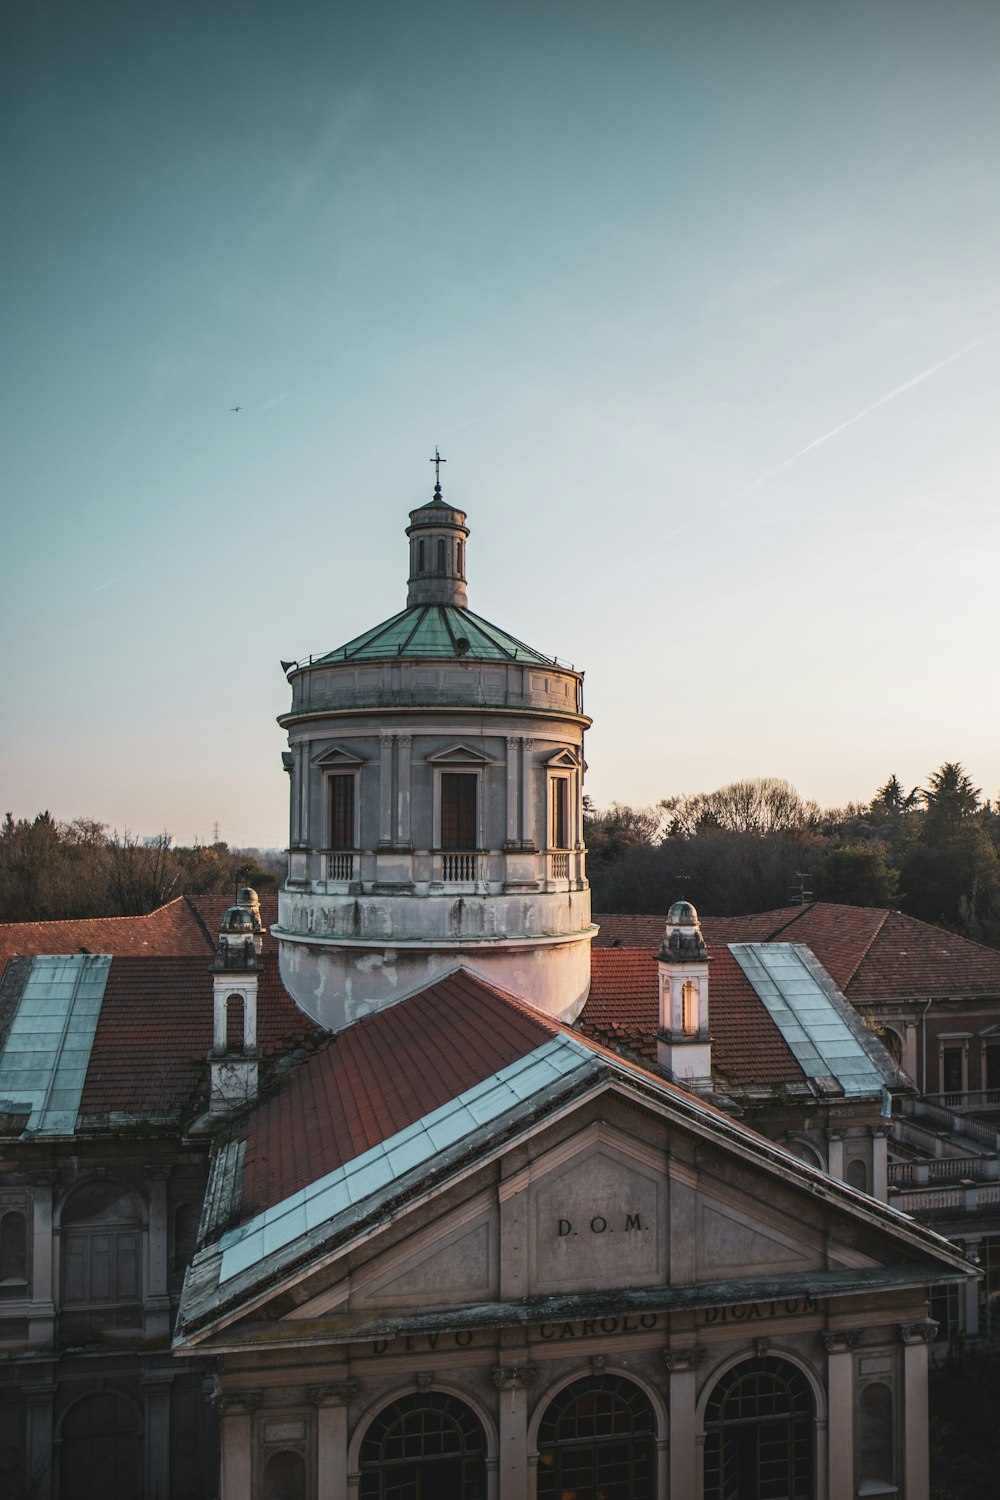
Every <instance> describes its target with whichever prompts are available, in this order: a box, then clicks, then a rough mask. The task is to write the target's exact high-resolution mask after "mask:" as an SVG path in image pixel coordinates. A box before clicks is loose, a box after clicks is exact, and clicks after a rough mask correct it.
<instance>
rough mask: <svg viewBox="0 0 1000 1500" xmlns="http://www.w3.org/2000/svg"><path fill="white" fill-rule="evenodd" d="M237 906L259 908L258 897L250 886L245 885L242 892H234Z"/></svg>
mask: <svg viewBox="0 0 1000 1500" xmlns="http://www.w3.org/2000/svg"><path fill="white" fill-rule="evenodd" d="M236 905H237V906H259V905H260V897H259V896H258V895H257V892H256V891H255V890H254V889H253V887H252V886H249V885H245V886H244V887H243V889H242V890H239V891H237V892H236Z"/></svg>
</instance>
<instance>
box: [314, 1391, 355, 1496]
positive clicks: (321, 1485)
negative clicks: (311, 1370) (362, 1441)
mask: <svg viewBox="0 0 1000 1500" xmlns="http://www.w3.org/2000/svg"><path fill="white" fill-rule="evenodd" d="M357 1393H358V1382H357V1381H356V1380H339V1381H335V1382H334V1383H333V1384H332V1385H313V1386H310V1387H309V1399H310V1401H311V1402H312V1403H313V1405H314V1406H315V1407H316V1500H344V1496H345V1495H346V1493H347V1404H348V1402H349V1401H352V1400H353V1399H354V1397H355V1396H356V1395H357Z"/></svg>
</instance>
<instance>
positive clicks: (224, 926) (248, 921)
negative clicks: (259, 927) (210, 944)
mask: <svg viewBox="0 0 1000 1500" xmlns="http://www.w3.org/2000/svg"><path fill="white" fill-rule="evenodd" d="M219 931H220V932H247V933H249V934H250V935H251V936H252V935H253V931H254V925H253V916H252V915H251V913H250V912H248V911H246V910H244V908H243V907H242V906H231V907H230V908H229V910H228V911H227V912H226V913H225V914H224V916H223V918H222V921H221V922H220V923H219Z"/></svg>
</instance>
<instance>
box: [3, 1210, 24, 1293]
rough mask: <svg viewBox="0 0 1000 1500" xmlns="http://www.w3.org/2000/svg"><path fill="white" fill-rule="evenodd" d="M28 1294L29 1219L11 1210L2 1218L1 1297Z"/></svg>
mask: <svg viewBox="0 0 1000 1500" xmlns="http://www.w3.org/2000/svg"><path fill="white" fill-rule="evenodd" d="M27 1295H28V1221H27V1219H26V1218H25V1216H24V1214H22V1213H17V1212H14V1211H13V1210H9V1211H8V1212H7V1213H5V1214H4V1216H3V1218H2V1219H0V1297H26V1296H27Z"/></svg>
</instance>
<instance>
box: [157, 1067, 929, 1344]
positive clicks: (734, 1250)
mask: <svg viewBox="0 0 1000 1500" xmlns="http://www.w3.org/2000/svg"><path fill="white" fill-rule="evenodd" d="M649 1083H655V1080H652V1079H650V1080H649ZM713 1116H714V1112H713V1111H711V1110H708V1109H705V1108H703V1107H700V1106H694V1105H693V1104H692V1103H691V1102H684V1101H683V1096H680V1095H679V1094H678V1093H676V1091H673V1092H672V1091H669V1090H668V1089H666V1088H663V1089H661V1090H656V1089H650V1088H649V1086H648V1084H647V1086H645V1087H644V1088H642V1089H641V1090H640V1091H639V1092H638V1093H637V1092H636V1091H635V1089H634V1088H633V1087H632V1084H631V1080H630V1079H628V1078H627V1077H624V1076H622V1075H621V1074H620V1073H617V1072H616V1070H615V1068H614V1067H612V1068H610V1069H609V1073H608V1076H607V1078H606V1080H605V1082H604V1084H603V1086H600V1087H598V1088H597V1089H596V1090H593V1089H592V1090H591V1091H589V1092H588V1093H587V1095H586V1096H585V1097H580V1098H577V1099H575V1100H574V1101H572V1102H569V1101H567V1105H566V1106H565V1107H564V1109H563V1111H562V1113H561V1114H560V1116H559V1118H558V1121H557V1122H553V1121H552V1120H551V1119H548V1118H547V1117H546V1116H545V1115H544V1114H543V1115H542V1116H538V1115H537V1114H535V1113H532V1112H529V1113H526V1115H525V1117H524V1119H523V1121H522V1122H521V1124H519V1125H518V1127H517V1129H516V1130H514V1131H513V1132H511V1131H510V1130H506V1129H505V1130H502V1131H501V1132H500V1133H499V1134H497V1133H496V1132H495V1131H494V1130H492V1129H490V1130H487V1131H484V1133H483V1135H482V1137H481V1138H476V1137H472V1136H470V1137H468V1138H467V1139H466V1140H465V1141H464V1142H463V1145H462V1154H461V1156H460V1157H456V1169H455V1172H454V1173H451V1172H450V1171H449V1170H445V1169H442V1166H441V1158H440V1156H438V1157H436V1158H435V1160H434V1162H433V1166H432V1169H431V1171H430V1173H429V1175H428V1178H427V1180H426V1181H422V1182H418V1183H416V1184H415V1186H414V1189H413V1191H412V1193H409V1194H408V1195H405V1196H403V1197H401V1196H400V1195H399V1191H398V1190H393V1191H394V1196H392V1197H389V1196H387V1197H386V1199H385V1210H384V1214H382V1215H381V1217H380V1213H379V1209H378V1205H377V1202H376V1203H375V1205H374V1207H373V1208H370V1207H369V1206H368V1205H366V1203H365V1202H364V1201H363V1200H360V1199H359V1200H357V1201H355V1202H354V1204H353V1207H352V1209H351V1221H352V1223H351V1224H350V1225H348V1224H347V1222H346V1220H343V1219H342V1220H338V1221H336V1222H334V1221H331V1227H330V1229H329V1231H327V1230H326V1228H325V1225H324V1221H323V1218H322V1213H321V1212H320V1210H321V1198H320V1197H315V1198H310V1196H309V1195H310V1192H311V1190H310V1189H308V1188H307V1189H305V1190H304V1196H305V1198H306V1203H305V1205H304V1207H303V1209H302V1212H303V1215H304V1218H303V1233H302V1235H301V1238H300V1239H298V1240H297V1241H295V1242H290V1243H288V1244H287V1247H286V1248H285V1249H284V1250H283V1251H282V1253H281V1255H277V1256H275V1255H272V1254H270V1253H265V1255H264V1256H263V1257H262V1258H261V1260H260V1261H259V1262H258V1263H257V1266H256V1269H254V1270H253V1273H252V1275H251V1273H250V1272H249V1271H248V1272H247V1273H246V1275H247V1279H246V1280H245V1281H243V1280H239V1281H234V1280H232V1279H230V1281H229V1282H228V1283H225V1278H221V1279H220V1278H219V1275H218V1269H216V1270H215V1278H216V1279H215V1286H216V1287H217V1288H218V1289H219V1293H222V1294H223V1295H222V1299H221V1300H216V1297H217V1294H216V1293H214V1292H213V1291H212V1289H211V1278H212V1274H213V1265H212V1257H213V1255H214V1254H215V1253H216V1252H215V1251H214V1248H213V1247H208V1249H207V1250H206V1251H205V1252H202V1255H200V1256H199V1257H198V1259H197V1261H196V1263H195V1266H194V1267H193V1268H192V1271H193V1272H195V1273H196V1274H195V1275H193V1276H192V1277H189V1282H188V1284H187V1286H186V1291H185V1297H186V1298H187V1297H189V1296H190V1295H191V1294H192V1293H197V1288H198V1283H199V1282H201V1283H202V1284H203V1285H204V1286H205V1290H206V1291H207V1292H208V1294H209V1300H208V1304H205V1303H203V1304H202V1307H204V1309H205V1312H208V1313H209V1316H208V1317H207V1319H206V1318H205V1314H204V1313H203V1312H202V1311H201V1309H198V1308H196V1310H195V1311H196V1315H197V1317H198V1321H199V1322H200V1323H201V1324H202V1328H203V1330H204V1332H203V1333H197V1334H196V1335H195V1337H196V1341H198V1342H200V1341H202V1339H203V1338H207V1339H208V1340H209V1341H210V1342H212V1341H214V1337H215V1335H214V1333H213V1328H214V1329H216V1330H218V1331H219V1334H220V1337H221V1338H222V1339H224V1340H225V1341H226V1342H229V1341H231V1340H232V1339H233V1338H236V1339H239V1338H241V1337H243V1338H245V1339H246V1340H247V1341H248V1342H251V1343H252V1342H254V1341H256V1340H257V1339H258V1338H266V1340H267V1341H269V1342H271V1341H273V1340H275V1339H277V1341H278V1342H280V1341H281V1339H282V1338H283V1337H287V1338H289V1339H292V1338H307V1339H311V1338H313V1337H315V1338H320V1339H322V1340H325V1341H330V1340H332V1341H333V1342H348V1343H350V1342H355V1341H359V1340H360V1341H362V1342H363V1341H364V1340H366V1339H378V1338H387V1337H388V1338H390V1339H391V1338H396V1337H401V1336H402V1335H401V1334H400V1333H399V1330H404V1331H405V1330H406V1329H407V1328H411V1329H414V1330H417V1329H422V1330H424V1331H426V1330H427V1328H428V1327H432V1326H434V1327H449V1326H451V1324H450V1323H449V1319H455V1320H458V1324H460V1325H461V1326H466V1327H472V1326H474V1325H475V1326H479V1324H477V1323H476V1320H477V1319H478V1320H480V1322H481V1324H482V1326H489V1327H493V1328H495V1327H498V1326H500V1327H502V1326H516V1325H519V1324H523V1323H525V1322H526V1321H534V1322H536V1323H544V1322H546V1319H547V1318H548V1317H549V1314H548V1312H547V1311H546V1309H548V1308H549V1307H553V1308H558V1307H563V1306H565V1305H567V1304H572V1305H574V1306H577V1305H579V1306H589V1307H591V1308H597V1307H600V1306H602V1305H603V1303H602V1301H601V1299H602V1298H603V1299H605V1300H606V1301H607V1302H608V1305H609V1306H610V1305H612V1304H615V1305H617V1303H616V1302H615V1299H618V1300H619V1301H620V1299H623V1298H625V1299H627V1298H629V1297H633V1298H636V1299H646V1300H647V1301H651V1303H655V1305H656V1306H657V1307H662V1308H664V1309H669V1308H670V1307H671V1306H672V1305H674V1304H675V1303H677V1304H678V1305H681V1304H683V1305H686V1306H691V1305H697V1301H698V1299H699V1298H701V1299H703V1300H704V1301H705V1304H706V1305H709V1304H710V1303H715V1304H718V1303H721V1302H724V1301H726V1300H728V1301H729V1302H731V1303H735V1302H752V1301H754V1300H755V1298H756V1296H757V1293H756V1291H755V1290H754V1288H755V1287H756V1286H758V1285H759V1286H760V1287H766V1288H767V1290H766V1291H764V1292H762V1293H761V1295H763V1296H766V1297H767V1298H769V1299H773V1298H775V1297H777V1298H779V1299H780V1298H785V1297H787V1298H790V1299H794V1297H796V1296H798V1295H800V1291H801V1288H802V1287H803V1286H806V1285H808V1286H809V1287H811V1288H812V1289H813V1290H812V1291H811V1292H810V1295H811V1296H813V1295H820V1293H819V1292H817V1291H816V1288H817V1286H821V1285H822V1284H823V1282H824V1281H827V1282H829V1283H830V1285H831V1286H832V1287H833V1288H834V1291H833V1292H832V1293H831V1295H834V1294H835V1295H840V1294H846V1293H864V1291H865V1288H866V1286H867V1285H868V1284H869V1280H870V1279H871V1278H873V1277H874V1278H875V1279H876V1281H877V1280H878V1278H880V1277H881V1278H882V1281H881V1282H879V1285H882V1284H884V1283H885V1278H886V1277H889V1278H891V1277H897V1278H898V1277H899V1276H900V1274H901V1272H902V1274H903V1275H904V1277H905V1275H906V1274H908V1273H907V1272H906V1267H907V1265H910V1266H914V1267H919V1268H920V1269H919V1270H916V1271H914V1272H913V1273H912V1274H913V1275H914V1276H916V1279H917V1280H918V1281H919V1283H920V1284H921V1285H923V1284H926V1281H927V1280H928V1279H932V1276H928V1274H927V1267H928V1266H932V1265H934V1264H935V1263H938V1264H940V1263H941V1262H942V1259H943V1261H944V1268H945V1271H946V1272H947V1270H948V1269H949V1267H948V1251H947V1248H946V1247H944V1246H943V1244H942V1242H941V1241H939V1240H937V1239H936V1237H935V1236H930V1235H927V1233H926V1232H925V1231H923V1230H921V1229H919V1227H918V1226H915V1225H910V1224H901V1223H899V1222H898V1220H897V1217H896V1216H894V1215H892V1214H891V1213H890V1212H889V1211H887V1210H884V1209H882V1208H881V1207H880V1206H879V1205H877V1204H874V1203H871V1202H870V1201H868V1200H863V1199H862V1198H861V1197H860V1195H857V1194H852V1193H850V1192H849V1191H848V1190H846V1189H843V1188H842V1187H841V1186H840V1185H839V1184H837V1183H835V1182H834V1181H833V1180H832V1179H830V1178H828V1177H826V1176H825V1174H823V1173H821V1172H818V1171H816V1170H815V1169H811V1168H809V1167H807V1166H806V1165H804V1164H803V1163H802V1162H800V1161H798V1160H796V1159H795V1158H793V1157H790V1156H786V1155H785V1154H784V1153H782V1152H780V1151H779V1150H777V1148H774V1147H771V1148H768V1149H765V1150H761V1149H760V1143H759V1142H757V1141H756V1139H755V1138H754V1137H753V1136H752V1135H751V1134H750V1133H748V1132H743V1131H742V1130H741V1128H740V1127H739V1126H738V1125H736V1124H734V1123H733V1122H732V1121H728V1120H724V1119H723V1118H722V1117H721V1116H720V1117H719V1121H718V1123H716V1121H715V1119H714V1118H713ZM396 1149H397V1148H396V1147H394V1146H392V1144H391V1141H387V1143H386V1150H387V1152H388V1153H391V1152H392V1151H394V1150H396ZM375 1180H376V1179H375V1178H374V1177H373V1178H372V1181H373V1183H374V1182H375ZM323 1191H324V1192H330V1191H333V1190H332V1189H324V1190H323ZM385 1191H386V1192H388V1189H386V1190H385ZM338 1226H339V1227H338ZM285 1257H287V1258H285ZM951 1270H952V1273H953V1271H954V1267H953V1266H952V1267H951ZM911 1279H912V1278H911ZM234 1294H235V1296H234ZM678 1299H680V1301H679V1302H678ZM212 1304H214V1306H215V1313H214V1314H213V1313H211V1311H210V1308H211V1305H212ZM637 1305H639V1306H642V1305H645V1303H644V1302H643V1301H642V1300H640V1301H639V1302H638V1303H637ZM555 1315H556V1314H553V1316H555ZM560 1316H564V1315H561V1314H560ZM578 1316H583V1314H578ZM463 1320H464V1323H463ZM182 1326H183V1325H182ZM223 1330H225V1331H224V1332H223ZM241 1330H242V1333H241ZM265 1330H267V1331H266V1332H265ZM280 1330H287V1333H286V1334H282V1333H281V1332H280ZM421 1336H423V1335H421ZM184 1337H185V1335H184V1334H182V1341H183V1338H184Z"/></svg>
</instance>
